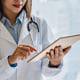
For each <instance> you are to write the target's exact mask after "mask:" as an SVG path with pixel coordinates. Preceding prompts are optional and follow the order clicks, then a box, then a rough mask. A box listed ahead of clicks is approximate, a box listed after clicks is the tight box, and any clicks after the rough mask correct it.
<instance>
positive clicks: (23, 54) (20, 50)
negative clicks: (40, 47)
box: [8, 45, 36, 64]
mask: <svg viewBox="0 0 80 80" xmlns="http://www.w3.org/2000/svg"><path fill="white" fill-rule="evenodd" d="M33 51H36V49H35V48H33V47H31V46H27V45H19V46H18V47H17V48H16V50H15V51H14V53H13V54H12V55H11V56H10V57H9V59H8V62H9V64H14V63H18V61H19V60H24V59H27V57H28V56H29V55H30V54H31V53H32V52H33Z"/></svg>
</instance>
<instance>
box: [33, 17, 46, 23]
mask: <svg viewBox="0 0 80 80" xmlns="http://www.w3.org/2000/svg"><path fill="white" fill-rule="evenodd" d="M32 19H33V20H34V21H36V22H39V23H44V22H46V20H45V19H44V18H42V17H40V16H34V15H33V16H32Z"/></svg>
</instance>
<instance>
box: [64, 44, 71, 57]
mask: <svg viewBox="0 0 80 80" xmlns="http://www.w3.org/2000/svg"><path fill="white" fill-rule="evenodd" d="M70 49H71V46H69V47H67V48H64V49H63V52H64V55H66V54H67V53H68V52H69V50H70Z"/></svg>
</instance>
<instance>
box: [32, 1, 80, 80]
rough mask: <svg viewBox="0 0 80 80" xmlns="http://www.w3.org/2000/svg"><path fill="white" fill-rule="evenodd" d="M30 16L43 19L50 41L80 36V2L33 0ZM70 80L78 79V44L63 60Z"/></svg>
mask: <svg viewBox="0 0 80 80" xmlns="http://www.w3.org/2000/svg"><path fill="white" fill-rule="evenodd" d="M32 14H33V15H35V16H39V17H41V18H44V19H45V20H46V21H47V23H48V26H49V29H50V31H51V34H50V36H49V37H50V41H51V42H52V41H54V40H55V39H56V38H58V37H60V36H65V35H72V34H80V0H33V9H32ZM64 64H65V67H66V66H67V68H68V72H71V73H72V76H71V75H70V76H71V77H72V79H71V80H74V77H75V76H76V80H79V79H78V77H79V78H80V42H77V43H76V44H74V45H73V46H72V49H71V50H70V52H69V53H68V54H67V55H66V56H65V58H64ZM68 78H70V77H68Z"/></svg>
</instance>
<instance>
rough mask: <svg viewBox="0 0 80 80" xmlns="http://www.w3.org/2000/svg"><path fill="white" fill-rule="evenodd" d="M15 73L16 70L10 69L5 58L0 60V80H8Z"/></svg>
mask: <svg viewBox="0 0 80 80" xmlns="http://www.w3.org/2000/svg"><path fill="white" fill-rule="evenodd" d="M15 71H16V68H13V67H10V65H9V64H8V59H7V57H5V58H3V59H1V60H0V80H6V79H9V77H11V76H12V74H13V73H14V72H15Z"/></svg>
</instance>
